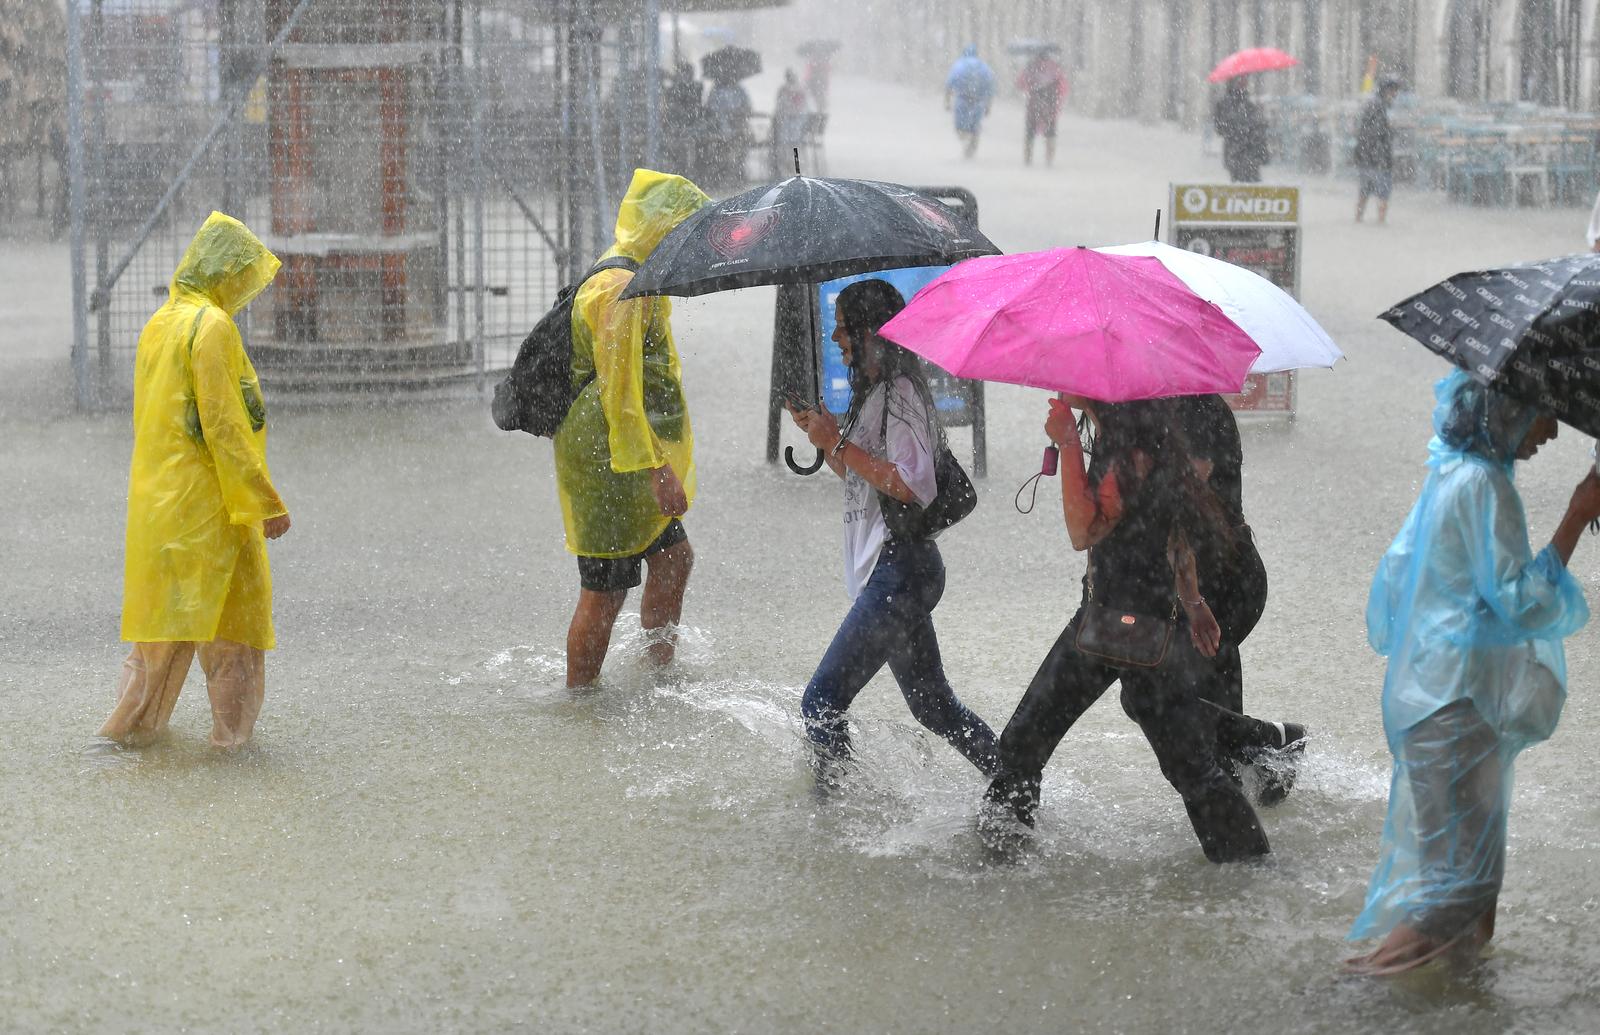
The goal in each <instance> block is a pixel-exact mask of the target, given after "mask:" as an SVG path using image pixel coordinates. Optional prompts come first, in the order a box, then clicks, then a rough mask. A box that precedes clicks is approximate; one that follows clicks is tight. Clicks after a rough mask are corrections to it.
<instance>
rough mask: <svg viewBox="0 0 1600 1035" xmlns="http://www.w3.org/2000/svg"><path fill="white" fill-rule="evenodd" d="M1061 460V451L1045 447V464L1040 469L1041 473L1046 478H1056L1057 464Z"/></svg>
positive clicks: (1053, 447) (1052, 447)
mask: <svg viewBox="0 0 1600 1035" xmlns="http://www.w3.org/2000/svg"><path fill="white" fill-rule="evenodd" d="M1060 459H1061V450H1059V449H1057V448H1056V447H1055V446H1045V447H1044V463H1043V465H1042V466H1040V468H1039V473H1040V474H1042V475H1044V476H1045V477H1046V478H1053V477H1055V473H1056V463H1057V461H1059V460H1060Z"/></svg>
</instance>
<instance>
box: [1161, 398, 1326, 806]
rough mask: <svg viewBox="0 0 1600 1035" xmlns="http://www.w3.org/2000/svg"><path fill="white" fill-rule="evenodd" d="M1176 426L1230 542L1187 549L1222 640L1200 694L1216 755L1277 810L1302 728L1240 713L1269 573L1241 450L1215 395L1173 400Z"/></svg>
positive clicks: (1235, 427) (1227, 411)
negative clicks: (1210, 716)
mask: <svg viewBox="0 0 1600 1035" xmlns="http://www.w3.org/2000/svg"><path fill="white" fill-rule="evenodd" d="M1173 406H1174V412H1175V416H1176V418H1177V421H1178V427H1179V428H1180V429H1181V430H1182V431H1183V434H1184V437H1185V438H1186V439H1187V441H1188V444H1189V453H1190V456H1191V457H1192V459H1193V462H1194V465H1195V473H1196V474H1198V475H1199V476H1200V478H1201V480H1202V481H1204V482H1205V484H1206V485H1207V486H1209V487H1210V489H1211V491H1212V492H1214V493H1215V494H1216V497H1217V500H1218V502H1219V503H1221V505H1222V509H1223V512H1224V513H1225V515H1226V519H1227V523H1228V525H1229V527H1230V528H1231V529H1232V531H1233V537H1232V541H1231V542H1223V541H1220V540H1219V539H1217V538H1216V537H1207V538H1204V539H1202V540H1199V541H1196V542H1194V543H1191V544H1189V545H1190V546H1191V547H1192V554H1193V556H1194V565H1195V569H1196V574H1197V581H1198V583H1199V589H1200V593H1201V597H1200V605H1201V606H1204V607H1206V608H1207V609H1208V610H1209V611H1210V612H1211V614H1212V616H1213V617H1214V618H1215V619H1216V622H1217V626H1218V629H1219V632H1220V641H1219V642H1218V645H1217V649H1216V652H1215V654H1214V655H1212V656H1211V658H1210V661H1211V671H1210V673H1209V675H1208V676H1207V678H1206V679H1205V682H1204V684H1203V685H1202V687H1201V690H1200V696H1201V697H1202V698H1203V699H1204V700H1206V701H1209V702H1211V703H1212V704H1214V705H1216V706H1217V707H1218V708H1219V709H1220V710H1221V715H1220V718H1219V720H1218V723H1217V741H1218V744H1217V754H1218V761H1219V763H1220V764H1221V765H1222V767H1223V769H1224V770H1226V771H1228V772H1230V773H1232V774H1234V775H1239V774H1240V773H1241V772H1242V771H1243V770H1244V769H1246V768H1252V769H1254V770H1255V772H1256V776H1257V781H1256V788H1257V789H1256V803H1257V804H1259V805H1276V804H1278V803H1279V802H1281V801H1282V800H1283V799H1284V797H1285V796H1286V795H1287V794H1288V793H1289V789H1290V788H1291V787H1292V786H1293V785H1294V780H1295V775H1296V764H1295V763H1296V760H1297V757H1298V756H1299V754H1300V753H1301V752H1303V751H1304V750H1305V743H1306V740H1305V738H1306V730H1305V727H1304V726H1302V725H1300V724H1299V723H1293V722H1265V721H1262V720H1260V719H1256V718H1253V717H1251V716H1249V715H1246V714H1244V668H1243V663H1242V660H1241V659H1240V656H1239V647H1240V645H1241V644H1242V643H1243V642H1244V640H1245V638H1246V637H1248V636H1249V635H1250V632H1251V630H1252V629H1254V628H1255V626H1256V623H1257V622H1258V621H1260V620H1261V614H1262V612H1263V611H1264V610H1266V606H1267V569H1266V565H1265V564H1263V563H1262V561H1261V554H1260V553H1259V552H1258V551H1257V550H1256V545H1255V537H1254V535H1253V534H1252V532H1251V531H1250V525H1249V524H1248V523H1247V522H1246V521H1245V518H1244V447H1243V443H1242V442H1241V441H1240V438H1239V422H1238V421H1237V420H1236V419H1235V418H1234V415H1233V410H1232V408H1231V407H1229V406H1228V403H1227V400H1225V399H1223V398H1222V396H1220V395H1188V396H1182V397H1179V398H1177V399H1174V400H1173Z"/></svg>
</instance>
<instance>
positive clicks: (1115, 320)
mask: <svg viewBox="0 0 1600 1035" xmlns="http://www.w3.org/2000/svg"><path fill="white" fill-rule="evenodd" d="M880 333H881V334H882V336H883V337H885V338H888V339H890V340H892V341H896V342H898V343H900V344H901V345H904V346H906V347H907V348H909V349H911V350H912V351H915V352H917V353H919V354H920V355H922V356H923V357H925V358H927V359H929V360H931V361H933V362H934V363H937V364H938V365H939V366H941V367H943V368H944V369H946V370H948V371H949V372H950V373H952V374H955V375H957V376H961V377H981V378H986V379H990V380H996V381H1005V382H1009V383H1012V384H1022V385H1031V386H1034V387H1038V388H1045V389H1049V390H1052V391H1055V392H1058V393H1063V395H1062V397H1060V398H1057V399H1053V400H1051V402H1050V418H1049V420H1048V421H1047V422H1046V425H1045V432H1046V434H1047V435H1049V437H1050V440H1051V442H1052V443H1053V445H1054V447H1055V448H1057V449H1058V450H1059V451H1060V454H1061V457H1060V459H1061V475H1062V485H1061V502H1062V514H1063V518H1064V520H1065V523H1066V526H1067V532H1068V536H1069V539H1070V541H1071V544H1072V547H1073V549H1074V550H1077V551H1081V552H1085V553H1087V555H1088V556H1087V560H1088V565H1087V569H1088V570H1087V572H1086V573H1085V576H1084V580H1083V596H1082V600H1081V603H1080V604H1079V607H1078V609H1077V611H1076V613H1075V614H1074V615H1073V617H1072V619H1071V620H1070V621H1069V622H1068V623H1067V626H1066V629H1065V630H1064V631H1063V632H1062V634H1061V636H1060V637H1059V638H1058V639H1057V640H1056V642H1055V644H1054V646H1052V647H1051V649H1050V652H1049V653H1048V654H1047V655H1046V657H1045V660H1044V662H1043V663H1042V664H1041V665H1040V667H1039V670H1038V672H1037V673H1036V674H1035V676H1034V678H1033V680H1032V682H1031V683H1030V684H1029V686H1028V689H1027V692H1026V693H1025V694H1024V695H1023V698H1022V701H1021V703H1020V704H1019V705H1018V706H1017V710H1016V713H1015V714H1014V715H1013V716H1012V717H1011V721H1010V722H1009V723H1007V725H1006V728H1005V731H1004V732H1003V733H1002V734H1001V737H1000V769H999V773H998V774H997V775H996V776H995V778H994V780H993V782H992V783H991V784H990V787H989V790H988V793H987V794H986V796H985V798H986V806H985V811H984V823H983V826H984V828H985V829H986V830H989V831H992V832H995V833H1000V832H1002V831H1003V826H996V825H994V824H993V823H992V822H991V821H992V820H993V819H995V818H1000V819H1002V820H1003V819H1004V818H1005V817H1007V816H1009V817H1011V818H1014V819H1015V820H1017V821H1020V822H1021V823H1023V824H1027V825H1030V826H1031V825H1032V823H1033V818H1034V812H1035V810H1036V809H1037V807H1038V804H1039V794H1040V784H1041V779H1042V775H1043V772H1044V767H1045V764H1046V763H1047V762H1048V761H1049V759H1050V756H1051V754H1052V753H1053V752H1054V751H1055V748H1056V745H1057V744H1059V743H1060V741H1061V739H1062V737H1064V736H1065V735H1066V733H1067V731H1068V730H1069V729H1071V727H1072V726H1073V724H1074V723H1075V722H1076V721H1077V719H1078V717H1079V716H1081V715H1082V714H1083V713H1084V711H1085V710H1087V709H1088V708H1089V706H1090V705H1092V704H1093V703H1094V702H1095V701H1096V700H1098V699H1099V698H1100V696H1101V695H1102V694H1104V693H1105V691H1106V690H1107V689H1108V688H1109V687H1110V686H1111V684H1112V683H1114V682H1117V681H1119V680H1120V681H1121V682H1122V686H1123V690H1122V700H1123V706H1124V709H1125V710H1126V711H1127V712H1128V714H1129V715H1130V716H1132V717H1133V718H1134V720H1135V721H1136V722H1138V724H1139V726H1140V728H1141V729H1142V730H1143V732H1144V734H1145V736H1146V738H1147V739H1148V740H1149V742H1150V746H1151V747H1152V748H1153V749H1154V751H1155V754H1156V758H1157V760H1158V762H1159V763H1160V765H1161V771H1162V774H1163V775H1164V776H1165V777H1166V778H1167V780H1168V781H1169V782H1170V783H1171V784H1172V786H1173V788H1174V789H1175V790H1177V792H1178V793H1179V795H1180V796H1181V797H1182V798H1183V801H1184V806H1185V808H1186V809H1187V810H1188V813H1189V818H1190V821H1191V823H1192V824H1193V826H1194V830H1195V834H1196V836H1197V837H1198V838H1199V841H1200V844H1201V847H1202V848H1203V850H1204V851H1205V853H1206V857H1207V858H1209V859H1211V860H1212V861H1213V862H1226V861H1230V860H1237V859H1244V858H1249V857H1251V856H1256V855H1261V854H1263V853H1266V852H1267V851H1269V850H1270V848H1269V845H1268V842H1267V837H1266V834H1265V833H1264V832H1263V831H1262V829H1261V825H1260V822H1259V821H1258V820H1257V818H1256V815H1255V811H1254V810H1253V809H1252V808H1251V806H1250V803H1249V802H1248V801H1247V800H1246V799H1245V796H1244V793H1243V791H1242V789H1241V788H1240V787H1239V785H1238V784H1237V783H1235V782H1234V781H1233V780H1232V779H1231V778H1230V777H1229V776H1228V775H1227V774H1226V773H1224V772H1223V771H1222V769H1221V768H1220V767H1219V765H1218V761H1217V751H1216V743H1217V723H1218V721H1219V719H1221V718H1222V717H1223V713H1222V712H1221V710H1220V709H1217V708H1215V707H1213V706H1211V705H1209V704H1207V703H1205V702H1204V701H1202V700H1201V695H1200V687H1201V684H1202V682H1203V681H1204V680H1205V679H1206V678H1207V677H1208V675H1209V674H1210V666H1209V662H1208V661H1207V658H1208V657H1209V656H1211V655H1214V654H1215V653H1216V651H1217V647H1218V645H1219V643H1220V640H1221V632H1220V629H1219V627H1218V624H1217V621H1216V618H1215V616H1213V615H1212V613H1211V611H1210V608H1209V607H1208V606H1207V605H1206V603H1205V601H1204V600H1203V599H1201V597H1200V593H1199V587H1198V585H1197V582H1196V578H1195V570H1194V566H1193V563H1192V558H1191V557H1189V553H1188V551H1187V550H1186V549H1185V548H1184V547H1185V544H1198V543H1202V542H1206V543H1220V544H1224V545H1225V544H1228V543H1231V542H1233V541H1234V538H1235V532H1234V529H1233V527H1232V524H1231V523H1230V522H1229V521H1228V520H1227V517H1226V513H1225V511H1224V509H1223V507H1222V505H1221V504H1220V502H1219V501H1218V499H1217V497H1216V495H1215V494H1214V493H1213V492H1212V490H1211V489H1210V488H1209V487H1208V486H1207V485H1206V484H1205V483H1204V482H1203V481H1202V480H1201V478H1200V475H1199V473H1198V472H1197V470H1196V467H1195V463H1194V459H1195V458H1194V456H1193V454H1192V451H1191V449H1190V448H1189V444H1188V443H1187V441H1186V440H1185V437H1184V435H1183V432H1182V431H1181V427H1182V423H1181V421H1180V420H1179V418H1178V415H1177V414H1176V413H1175V412H1174V409H1173V407H1174V403H1173V402H1172V401H1171V400H1172V398H1173V397H1176V396H1182V395H1194V394H1203V393H1211V392H1232V391H1238V389H1239V387H1240V386H1241V385H1242V384H1243V382H1244V379H1245V377H1246V375H1247V374H1248V372H1249V370H1250V367H1251V365H1252V364H1253V363H1254V362H1255V361H1256V360H1257V359H1258V358H1259V357H1260V355H1261V347H1260V346H1259V345H1258V344H1257V343H1256V342H1255V341H1254V340H1253V339H1252V338H1251V337H1250V335H1249V334H1247V333H1245V331H1243V330H1242V329H1241V328H1240V326H1239V325H1238V324H1236V323H1235V322H1233V321H1232V320H1230V319H1229V318H1228V317H1227V316H1226V315H1224V313H1223V312H1222V310H1221V309H1219V308H1218V307H1217V306H1215V305H1213V304H1212V303H1210V302H1207V301H1205V300H1203V299H1202V298H1200V297H1199V296H1198V295H1196V294H1195V293H1194V292H1193V291H1191V290H1190V289H1189V288H1188V287H1187V286H1186V285H1185V284H1184V283H1183V282H1182V281H1180V280H1179V279H1178V278H1177V277H1176V276H1174V275H1173V274H1172V273H1171V272H1169V271H1168V270H1167V269H1166V268H1165V267H1164V266H1163V265H1162V264H1161V262H1160V261H1158V260H1156V259H1155V258H1152V257H1150V256H1138V255H1112V254H1106V253H1102V252H1097V251H1093V250H1090V249H1086V248H1059V249H1053V250H1051V251H1047V252H1037V253H1031V254H1021V255H1007V256H992V257H983V258H978V259H971V260H968V261H966V262H963V263H960V264H958V265H956V266H955V267H953V268H952V269H951V270H950V271H949V272H947V273H945V274H943V275H942V276H940V277H939V278H938V279H937V280H935V281H934V282H933V283H932V284H930V285H928V286H927V287H926V288H924V289H923V290H922V292H921V293H919V294H918V295H917V296H916V298H915V299H913V300H912V302H911V303H910V304H909V305H908V306H907V307H906V309H905V310H904V311H902V312H901V313H900V314H899V315H898V316H896V317H895V318H894V319H893V320H891V321H890V322H889V323H888V324H886V325H884V327H883V328H882V331H881V332H880ZM1097 400H1106V401H1097ZM1111 400H1115V401H1111ZM1073 406H1076V407H1077V408H1079V409H1081V410H1082V411H1083V412H1084V413H1085V415H1086V417H1087V418H1088V420H1089V422H1091V423H1092V424H1093V425H1094V427H1095V429H1096V435H1095V439H1094V444H1093V447H1092V450H1091V453H1092V459H1091V460H1090V461H1089V462H1086V461H1085V457H1084V449H1083V445H1082V443H1081V441H1080V439H1079V435H1078V430H1077V428H1076V427H1075V426H1074V422H1073V418H1072V407H1073ZM1174 558H1178V561H1177V563H1175V561H1174ZM1180 613H1181V615H1182V619H1183V620H1182V621H1181V622H1180V620H1179V617H1180Z"/></svg>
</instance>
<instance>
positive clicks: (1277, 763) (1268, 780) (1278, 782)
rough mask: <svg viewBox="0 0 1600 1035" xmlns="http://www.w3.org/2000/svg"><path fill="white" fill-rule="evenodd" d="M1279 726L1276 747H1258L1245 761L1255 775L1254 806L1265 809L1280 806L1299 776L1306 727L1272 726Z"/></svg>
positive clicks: (1285, 724) (1295, 725)
mask: <svg viewBox="0 0 1600 1035" xmlns="http://www.w3.org/2000/svg"><path fill="white" fill-rule="evenodd" d="M1273 725H1274V726H1276V727H1278V737H1279V744H1278V746H1277V747H1263V748H1257V749H1256V750H1255V751H1253V752H1251V754H1250V756H1249V758H1248V762H1249V765H1250V768H1251V769H1253V770H1254V771H1255V774H1256V804H1257V805H1259V806H1261V807H1262V808H1264V809H1270V808H1272V807H1273V806H1274V805H1281V804H1283V800H1284V799H1285V798H1287V797H1288V796H1289V792H1290V791H1291V790H1293V789H1294V781H1295V778H1296V777H1298V776H1299V775H1300V756H1302V755H1304V754H1305V751H1306V728H1305V727H1304V726H1302V725H1300V724H1299V723H1297V722H1277V723H1273Z"/></svg>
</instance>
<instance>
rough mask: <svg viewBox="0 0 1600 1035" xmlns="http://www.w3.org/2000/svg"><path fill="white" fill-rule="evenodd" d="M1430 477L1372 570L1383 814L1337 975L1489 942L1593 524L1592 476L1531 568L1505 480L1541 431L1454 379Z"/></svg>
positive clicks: (1518, 512) (1530, 417) (1560, 680)
mask: <svg viewBox="0 0 1600 1035" xmlns="http://www.w3.org/2000/svg"><path fill="white" fill-rule="evenodd" d="M1436 395H1437V396H1438V406H1437V408H1436V409H1435V411H1434V430H1435V432H1436V434H1435V436H1434V438H1433V440H1432V441H1431V442H1430V443H1429V452H1430V454H1431V455H1430V457H1429V460H1428V467H1429V468H1430V470H1429V473H1428V477H1427V480H1426V481H1425V482H1424V483H1423V487H1422V494H1421V496H1420V497H1418V499H1417V502H1416V504H1415V506H1413V507H1412V509H1411V514H1410V516H1409V517H1407V518H1406V522H1405V525H1404V526H1403V527H1402V528H1401V529H1400V534H1399V535H1398V536H1396V537H1395V540H1394V542H1393V543H1392V544H1391V545H1390V546H1389V549H1388V551H1387V552H1386V553H1385V554H1384V555H1383V559H1382V560H1381V561H1380V562H1379V564H1378V571H1377V574H1376V576H1375V577H1374V578H1373V581H1372V592H1371V595H1370V597H1369V599H1368V602H1367V634H1368V637H1369V638H1370V639H1371V641H1372V646H1373V649H1375V650H1376V651H1377V652H1378V653H1379V654H1383V655H1385V656H1387V657H1388V658H1389V666H1388V670H1387V672H1386V674H1385V676H1384V681H1383V729H1384V733H1385V735H1386V737H1387V739H1388V743H1389V750H1390V752H1391V753H1392V754H1393V755H1394V772H1393V777H1392V781H1391V783H1390V787H1389V814H1388V817H1387V819H1386V820H1385V822H1384V828H1383V842H1382V845H1381V850H1380V855H1379V859H1378V866H1377V869H1376V871H1375V872H1374V873H1373V875H1372V881H1371V884H1370V886H1369V887H1368V889H1367V900H1366V908H1365V909H1363V910H1362V912H1361V915H1360V916H1359V917H1357V918H1356V922H1355V926H1354V927H1353V928H1352V929H1351V931H1350V937H1351V938H1352V939H1360V938H1376V937H1382V938H1383V939H1384V940H1383V942H1382V943H1381V944H1380V945H1379V946H1378V947H1377V948H1376V949H1374V950H1373V951H1372V952H1369V953H1367V954H1365V955H1362V956H1357V957H1355V958H1354V959H1351V960H1348V961H1347V963H1346V966H1347V967H1348V968H1349V969H1350V970H1353V971H1356V972H1358V973H1364V974H1396V973H1399V972H1401V971H1405V970H1410V969H1412V968H1413V967H1417V966H1420V965H1422V964H1424V963H1427V962H1429V961H1430V960H1433V959H1436V958H1439V957H1441V956H1445V955H1447V954H1449V955H1469V956H1470V955H1472V954H1475V953H1476V951H1477V950H1478V949H1479V948H1481V947H1482V946H1483V944H1484V943H1485V942H1487V941H1488V940H1489V938H1490V937H1492V936H1493V934H1494V918H1495V907H1496V903H1497V900H1498V898H1499V894H1500V887H1501V884H1502V882H1503V881H1504V878H1505V859H1506V819H1507V813H1508V811H1509V808H1510V804H1511V770H1512V762H1513V760H1514V759H1515V758H1516V756H1517V754H1518V752H1520V751H1521V750H1522V749H1523V748H1525V747H1527V746H1528V745H1530V744H1536V743H1538V742H1539V741H1541V740H1545V739H1546V738H1548V737H1549V736H1550V734H1551V733H1552V732H1554V730H1555V726H1556V721H1557V720H1558V719H1559V718H1560V716H1561V707H1562V704H1563V703H1564V702H1565V700H1566V660H1565V656H1564V654H1563V650H1562V644H1561V641H1562V639H1563V638H1565V637H1567V636H1570V635H1572V634H1573V633H1574V632H1576V631H1577V630H1578V629H1579V628H1581V627H1582V626H1583V624H1584V623H1585V622H1586V621H1588V618H1589V608H1588V605H1587V604H1586V603H1585V601H1584V598H1583V591H1582V589H1580V588H1579V586H1578V582H1577V580H1576V579H1574V578H1573V577H1572V575H1571V574H1570V573H1568V571H1567V562H1568V560H1570V559H1571V557H1572V552H1573V550H1574V549H1575V548H1576V546H1577V543H1578V537H1579V536H1580V535H1581V534H1582V532H1583V528H1584V526H1585V525H1586V524H1588V522H1589V521H1591V520H1593V519H1594V518H1595V517H1597V516H1600V477H1597V476H1596V474H1595V473H1594V472H1593V471H1591V472H1589V474H1588V475H1587V476H1586V477H1585V478H1584V479H1583V481H1581V482H1579V483H1578V487H1577V488H1576V489H1575V490H1574V491H1573V494H1572V500H1571V502H1570V503H1569V504H1568V506H1567V512H1566V515H1565V516H1564V517H1563V518H1562V519H1561V523H1560V524H1559V525H1558V526H1557V528H1556V531H1555V534H1554V535H1553V536H1551V538H1550V544H1549V545H1548V546H1546V547H1545V548H1544V549H1543V550H1541V551H1540V552H1539V553H1538V555H1534V553H1533V552H1532V550H1531V549H1530V547H1529V545H1528V528H1527V519H1526V517H1525V515H1524V513H1523V508H1522V499H1521V497H1520V496H1519V495H1518V493H1517V489H1516V486H1515V484H1514V483H1513V480H1512V476H1513V472H1512V467H1513V464H1514V463H1515V461H1517V460H1526V459H1528V458H1529V457H1531V456H1532V455H1533V454H1534V453H1535V452H1536V451H1537V450H1538V448H1539V447H1540V446H1541V445H1542V444H1543V443H1545V442H1547V441H1549V440H1550V439H1552V438H1554V437H1555V435H1556V423H1555V419H1554V418H1553V417H1550V416H1548V415H1545V414H1542V413H1540V412H1539V411H1537V410H1535V409H1534V408H1533V407H1531V406H1527V405H1525V404H1523V403H1520V402H1517V401H1515V400H1513V399H1511V398H1509V397H1508V396H1505V395H1503V394H1501V393H1499V392H1497V391H1495V390H1494V389H1491V388H1488V387H1485V386H1484V385H1482V384H1480V383H1478V382H1477V381H1474V380H1472V379H1471V378H1470V377H1468V376H1467V375H1466V374H1465V373H1462V372H1460V371H1457V372H1455V373H1453V374H1451V375H1450V376H1448V377H1446V378H1444V379H1443V380H1441V381H1440V382H1439V384H1438V386H1437V388H1436Z"/></svg>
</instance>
